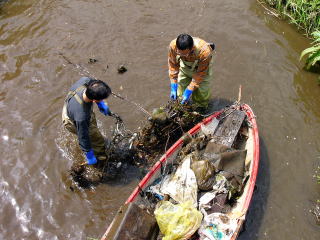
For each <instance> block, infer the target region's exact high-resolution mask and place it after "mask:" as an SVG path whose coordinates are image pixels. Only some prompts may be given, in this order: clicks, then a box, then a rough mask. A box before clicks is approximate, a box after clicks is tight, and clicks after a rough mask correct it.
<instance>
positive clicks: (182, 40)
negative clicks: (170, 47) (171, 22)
mask: <svg viewBox="0 0 320 240" xmlns="http://www.w3.org/2000/svg"><path fill="white" fill-rule="evenodd" d="M176 45H177V48H178V49H179V50H186V49H188V50H191V49H192V48H193V38H192V37H191V36H190V35H189V34H185V33H183V34H180V35H179V36H178V37H177V40H176Z"/></svg>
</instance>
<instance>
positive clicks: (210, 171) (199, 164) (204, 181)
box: [191, 160, 215, 191]
mask: <svg viewBox="0 0 320 240" xmlns="http://www.w3.org/2000/svg"><path fill="white" fill-rule="evenodd" d="M191 169H192V170H193V172H194V174H195V175H196V179H197V184H198V188H199V189H200V190H203V191H208V190H211V189H212V186H213V183H214V180H215V178H214V173H215V167H214V166H213V165H212V164H211V163H210V162H209V161H208V160H202V161H193V162H192V164H191Z"/></svg>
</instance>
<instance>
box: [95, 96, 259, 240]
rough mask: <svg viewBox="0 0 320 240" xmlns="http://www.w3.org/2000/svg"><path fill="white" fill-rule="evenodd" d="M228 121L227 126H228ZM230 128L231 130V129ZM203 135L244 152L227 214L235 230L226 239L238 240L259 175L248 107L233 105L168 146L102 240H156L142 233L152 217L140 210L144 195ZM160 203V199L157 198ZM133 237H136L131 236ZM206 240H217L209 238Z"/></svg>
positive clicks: (255, 132)
mask: <svg viewBox="0 0 320 240" xmlns="http://www.w3.org/2000/svg"><path fill="white" fill-rule="evenodd" d="M228 121H229V123H227V122H228ZM222 123H225V124H224V125H225V126H223V124H222ZM227 124H229V126H226V125H227ZM230 124H231V125H232V124H233V125H234V126H233V127H231V128H230ZM208 129H209V130H208ZM206 131H209V134H208V136H210V137H211V138H212V139H215V141H218V142H219V143H221V144H224V145H228V147H233V148H235V149H242V150H245V151H246V155H245V157H244V158H245V159H244V171H245V174H244V175H245V177H244V178H243V186H242V189H241V193H240V194H239V195H238V196H237V198H236V199H235V202H234V203H233V204H232V207H231V208H230V209H229V210H228V214H229V215H232V216H234V218H235V222H236V227H235V228H234V229H233V232H232V235H230V236H229V237H228V238H226V239H232V240H234V239H236V238H237V237H238V235H239V233H240V232H241V230H242V225H243V223H244V221H245V217H246V213H247V211H248V208H249V205H250V202H251V199H252V195H253V191H254V187H255V183H256V178H257V174H258V165H259V136H258V128H257V124H256V119H255V115H254V113H253V111H252V110H251V108H250V107H249V106H248V105H247V104H240V103H237V102H236V103H235V104H234V105H231V106H229V107H226V108H224V109H222V110H221V111H218V112H215V113H213V114H212V115H210V116H209V117H207V118H205V119H204V120H203V121H202V122H200V123H198V124H197V125H196V126H194V127H193V128H192V129H191V130H189V131H188V133H187V134H185V135H184V136H182V137H181V138H180V139H179V140H178V141H177V142H176V143H175V144H174V145H173V146H171V148H170V149H169V150H168V151H167V152H166V153H165V154H164V155H163V156H162V157H161V158H160V160H159V161H157V162H156V164H155V165H154V166H153V167H152V169H151V170H150V171H149V172H148V173H147V175H146V176H145V177H144V178H143V179H142V181H141V182H140V183H139V184H138V186H137V187H136V188H135V189H134V191H133V192H132V194H131V195H130V196H129V198H128V199H127V201H126V203H125V204H124V205H123V206H122V207H121V208H120V210H119V211H118V213H117V215H116V216H115V218H114V219H113V221H112V223H111V224H110V226H109V227H108V229H107V231H106V232H105V234H104V235H103V237H102V238H101V240H119V239H121V240H125V239H136V240H138V239H159V238H157V237H155V236H154V234H155V233H150V232H151V231H150V229H145V228H146V226H147V225H148V224H149V222H150V221H151V222H152V221H153V220H152V219H150V216H152V217H153V212H151V213H150V212H148V214H145V213H143V211H146V210H143V208H144V207H143V206H142V207H141V205H144V204H145V198H146V197H145V195H146V194H145V192H146V191H148V189H149V188H150V186H151V185H154V183H155V182H156V181H158V180H159V179H162V176H163V174H164V171H166V170H165V169H164V168H165V167H166V166H168V165H170V164H171V163H173V162H175V161H176V158H177V156H178V154H179V152H181V151H182V149H183V148H184V147H185V145H186V139H187V138H188V137H187V136H189V137H190V136H191V137H194V136H199V135H201V134H204V133H205V132H206ZM210 131H211V132H210ZM226 131H229V132H226ZM222 133H224V136H221V134H222ZM205 134H207V133H205ZM210 134H211V135H210ZM219 134H220V136H219ZM239 135H241V136H240V137H239ZM211 141H213V140H211ZM167 168H168V167H167ZM160 199H162V198H161V197H160ZM141 212H142V213H141ZM153 218H154V217H153ZM137 233H138V235H139V234H140V235H141V236H146V237H141V236H140V237H139V236H138V235H137ZM134 234H136V235H135V236H134ZM185 239H189V238H185ZM192 239H199V236H198V237H194V236H193V237H192ZM202 239H206V238H202ZM208 239H216V238H209V237H208ZM217 239H220V238H217ZM223 239H224V238H223Z"/></svg>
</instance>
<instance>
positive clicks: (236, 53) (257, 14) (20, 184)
mask: <svg viewBox="0 0 320 240" xmlns="http://www.w3.org/2000/svg"><path fill="white" fill-rule="evenodd" d="M0 4H1V5H0V76H1V78H0V81H1V87H0V119H1V121H0V142H1V145H0V153H1V160H0V161H1V168H0V199H1V208H0V216H1V217H0V239H84V240H86V239H90V238H99V237H101V236H102V234H103V233H104V231H105V230H106V227H107V226H108V224H110V222H111V220H112V218H113V216H114V215H115V213H116V211H117V209H118V207H119V206H120V205H121V204H122V203H123V202H124V201H125V199H126V198H127V197H128V196H129V194H130V192H131V191H132V188H133V186H135V185H136V184H137V182H138V181H139V174H137V173H136V172H135V171H134V169H133V170H130V169H129V170H128V172H127V173H126V174H125V176H122V177H121V178H120V179H117V181H113V182H110V183H108V184H102V185H99V186H97V187H96V188H92V189H85V190H84V189H82V190H81V189H76V190H74V191H72V190H71V189H70V179H69V174H68V170H69V168H70V166H71V161H72V158H73V157H81V152H80V151H79V149H78V148H77V147H74V146H76V145H77V142H76V141H75V139H74V138H72V137H70V136H69V135H67V136H66V135H65V134H64V132H63V131H62V130H61V108H62V105H63V99H64V96H65V95H66V93H67V91H68V89H69V87H70V86H71V84H72V83H73V82H75V81H76V80H78V79H79V78H80V76H81V74H80V73H79V71H76V70H74V69H73V68H72V66H71V65H70V64H67V63H66V62H65V61H64V60H63V59H62V58H61V57H60V56H59V54H58V53H59V52H62V53H64V54H65V55H66V56H68V57H69V58H70V59H71V60H72V61H74V62H75V63H77V64H81V65H82V66H84V67H86V68H87V69H89V71H90V72H91V73H92V74H94V75H95V76H96V77H98V78H100V79H103V80H105V81H106V82H107V83H108V84H109V85H110V86H111V88H112V90H113V91H114V92H117V93H120V94H121V95H123V96H127V97H128V98H129V99H131V100H133V101H135V102H138V103H140V104H141V105H142V106H143V107H144V108H146V109H147V110H148V111H152V109H153V108H155V107H158V106H160V105H163V104H165V103H166V101H167V100H168V96H169V81H168V76H167V46H168V44H169V42H170V40H172V39H173V38H175V37H176V36H177V35H178V34H180V33H182V32H187V33H190V34H191V35H194V36H199V37H201V38H203V39H205V40H208V41H213V42H214V43H215V44H216V54H215V66H214V73H215V77H214V82H213V87H212V93H213V96H214V97H215V98H219V99H223V100H228V101H233V100H236V99H237V95H238V88H239V85H240V84H241V85H242V89H243V91H242V102H245V103H248V104H249V105H250V106H251V107H252V108H253V110H254V112H255V114H256V116H257V122H258V127H259V131H260V141H261V158H260V159H261V163H260V169H259V170H260V171H259V176H258V180H257V189H256V191H255V193H254V197H253V202H252V204H251V207H250V212H249V214H248V218H247V222H246V231H245V232H244V233H243V234H242V235H241V237H240V238H239V239H241V240H244V239H276V240H280V239H281V240H282V239H290V240H291V239H293V240H295V239H308V240H313V239H320V228H319V226H317V225H316V223H315V218H314V216H313V215H312V213H311V212H310V211H311V210H312V208H313V206H314V203H315V200H316V199H317V198H320V196H319V195H320V194H319V185H317V184H316V180H315V174H316V172H315V171H316V169H317V166H319V165H320V161H319V159H320V138H319V136H320V111H319V106H320V88H319V86H317V83H316V78H317V76H316V75H314V74H312V73H307V72H305V71H304V70H303V69H302V67H303V64H302V62H299V55H300V52H301V51H302V50H303V49H304V48H306V47H308V46H310V41H309V40H307V39H306V38H305V37H304V36H303V35H302V34H300V33H298V32H297V31H296V29H295V27H293V26H290V25H289V24H287V23H286V22H283V21H281V20H278V19H277V18H275V17H274V16H272V15H270V14H268V12H267V11H266V10H265V9H264V8H262V7H261V5H260V4H259V3H257V2H256V1H254V0H245V1H238V0H230V1H215V0H211V1H209V0H197V1H196V0H193V1H192V0H185V1H170V0H162V1H155V0H154V1H147V0H134V1H124V0H109V1H102V0H91V1H89V0H68V1H67V0H46V1H44V0H15V1H14V0H9V1H2V3H0ZM89 58H95V59H97V60H98V62H97V63H95V64H89V63H88V60H89ZM121 64H124V65H125V66H126V67H127V69H128V71H127V72H126V73H124V74H122V75H120V74H118V73H117V67H118V66H119V65H121ZM108 103H109V105H110V108H111V110H113V111H114V112H117V113H118V114H120V115H121V116H122V117H123V119H124V121H125V123H126V125H127V127H128V128H129V129H131V130H136V129H137V128H138V127H139V126H142V125H143V122H144V121H145V119H146V115H144V113H142V112H140V111H138V110H136V108H135V107H134V106H133V105H130V104H128V103H125V102H121V101H120V100H118V99H115V98H110V99H109V101H108ZM98 115H99V117H98V120H99V126H101V128H102V129H103V132H104V133H105V134H106V135H107V136H110V132H111V129H112V126H113V124H114V122H113V120H112V119H108V118H103V117H102V116H101V114H98Z"/></svg>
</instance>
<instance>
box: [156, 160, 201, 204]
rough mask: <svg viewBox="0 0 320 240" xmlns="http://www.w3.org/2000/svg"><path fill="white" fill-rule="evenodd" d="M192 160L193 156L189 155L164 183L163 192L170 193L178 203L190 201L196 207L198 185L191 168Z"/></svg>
mask: <svg viewBox="0 0 320 240" xmlns="http://www.w3.org/2000/svg"><path fill="white" fill-rule="evenodd" d="M190 162H191V156H190V155H188V156H186V157H185V158H184V160H183V162H182V164H181V165H180V166H179V167H178V169H177V171H176V172H175V174H174V175H173V176H172V177H171V178H170V179H169V180H168V181H166V182H164V183H163V185H162V187H161V192H162V193H163V194H168V195H170V197H171V198H173V199H174V200H175V201H177V202H178V203H184V202H187V201H190V202H191V203H192V204H193V206H194V207H197V205H198V204H197V194H198V185H197V179H196V176H195V174H194V172H193V171H192V169H191V168H190Z"/></svg>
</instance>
